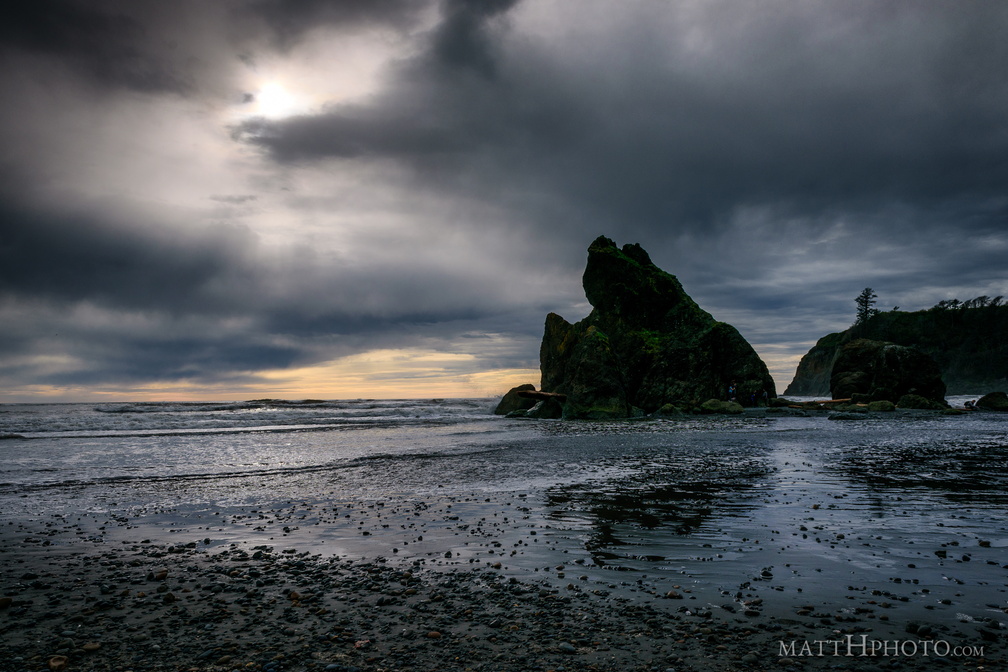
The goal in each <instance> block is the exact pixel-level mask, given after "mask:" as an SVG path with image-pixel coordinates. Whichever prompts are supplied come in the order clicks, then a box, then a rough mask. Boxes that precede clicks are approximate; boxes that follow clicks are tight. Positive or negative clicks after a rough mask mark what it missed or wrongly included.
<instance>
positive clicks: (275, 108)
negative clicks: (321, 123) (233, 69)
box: [251, 82, 312, 119]
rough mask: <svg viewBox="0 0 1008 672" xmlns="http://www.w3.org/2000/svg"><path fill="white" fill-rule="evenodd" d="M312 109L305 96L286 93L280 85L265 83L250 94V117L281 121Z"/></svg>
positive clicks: (309, 101)
mask: <svg viewBox="0 0 1008 672" xmlns="http://www.w3.org/2000/svg"><path fill="white" fill-rule="evenodd" d="M311 108H312V101H311V99H310V98H309V97H307V96H302V95H298V94H295V93H292V92H290V91H288V90H287V89H286V88H285V87H284V86H283V85H282V84H279V83H277V82H266V83H265V84H263V85H262V86H261V87H259V90H258V91H256V92H255V93H253V94H252V110H251V112H252V116H256V117H266V118H267V119H282V118H283V117H291V116H294V115H298V114H306V113H308V112H309V111H310V110H311Z"/></svg>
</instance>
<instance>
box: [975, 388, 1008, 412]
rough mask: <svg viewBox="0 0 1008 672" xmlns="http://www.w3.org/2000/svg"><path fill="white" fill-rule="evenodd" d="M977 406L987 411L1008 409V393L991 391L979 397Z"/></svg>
mask: <svg viewBox="0 0 1008 672" xmlns="http://www.w3.org/2000/svg"><path fill="white" fill-rule="evenodd" d="M976 407H977V408H982V409H984V410H987V411H1008V394H1005V393H1004V392H991V393H990V394H985V395H984V396H982V397H980V398H979V399H977V402H976Z"/></svg>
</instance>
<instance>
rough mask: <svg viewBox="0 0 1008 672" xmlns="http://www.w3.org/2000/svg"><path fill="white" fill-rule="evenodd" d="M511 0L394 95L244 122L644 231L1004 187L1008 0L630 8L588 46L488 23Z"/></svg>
mask: <svg viewBox="0 0 1008 672" xmlns="http://www.w3.org/2000/svg"><path fill="white" fill-rule="evenodd" d="M509 5H510V3H502V4H501V5H495V6H494V7H493V9H494V11H484V12H475V11H472V10H471V9H468V7H469V6H468V5H456V3H447V4H445V5H444V8H443V17H442V22H441V24H440V25H439V26H438V27H437V28H436V29H434V30H433V31H432V33H431V35H430V37H429V46H428V51H427V53H426V54H421V55H420V56H418V57H417V58H416V59H415V60H414V61H412V62H411V63H408V64H406V65H404V66H403V67H402V68H401V70H400V71H399V72H398V73H397V75H396V76H395V78H394V79H393V80H392V81H391V82H390V83H389V85H388V87H387V88H386V89H385V91H384V93H383V94H381V95H378V96H375V97H374V98H373V99H372V100H371V101H369V103H367V104H364V105H361V104H356V105H347V106H343V107H336V108H334V109H332V110H330V111H329V112H328V113H327V114H324V115H321V116H317V117H313V118H300V119H291V120H287V121H276V122H263V121H257V122H250V123H248V124H247V125H246V126H245V127H244V128H243V129H242V131H243V133H242V134H240V137H244V138H246V139H249V140H251V141H253V142H257V143H259V144H261V145H262V146H264V147H265V148H267V149H268V150H270V151H271V152H272V153H273V155H274V156H275V157H276V158H278V159H279V160H284V161H290V160H300V161H303V160H310V159H313V158H324V157H332V156H335V157H341V158H359V159H377V160H388V161H395V162H401V163H407V164H412V165H414V166H416V167H417V168H418V170H420V171H426V170H427V169H429V168H430V167H431V166H436V167H438V169H439V170H438V172H437V173H436V176H437V179H438V180H439V182H440V184H443V182H444V179H445V172H444V171H445V170H446V168H447V170H449V171H455V172H454V173H453V174H454V175H457V176H465V183H466V184H467V185H469V186H468V188H477V189H478V188H480V184H482V185H483V186H484V187H485V188H486V189H487V190H488V191H492V190H493V189H494V188H496V186H497V185H499V184H500V183H501V181H504V182H507V183H509V184H516V183H518V184H521V183H524V184H525V185H526V186H528V185H531V184H538V185H541V186H542V188H543V189H544V190H550V191H553V192H555V193H556V194H557V197H558V198H560V199H563V200H564V201H565V202H566V203H567V204H568V205H570V207H572V208H576V209H578V210H580V211H583V212H591V213H594V215H593V219H594V220H596V221H597V222H598V223H599V224H603V225H604V224H607V223H609V222H616V223H618V225H620V226H625V225H628V224H629V225H630V226H631V227H632V228H637V229H638V230H639V231H648V230H667V229H668V227H675V226H690V225H693V226H696V225H699V226H703V227H712V226H713V227H720V226H722V225H723V224H725V223H726V221H727V220H728V219H729V218H730V217H731V216H732V215H733V213H734V211H735V209H736V208H738V207H740V206H744V205H749V204H766V203H773V204H776V206H777V207H779V208H781V209H782V211H784V212H785V214H787V215H790V216H815V217H820V216H828V215H830V214H831V213H832V212H834V211H836V210H837V209H838V208H840V209H849V210H850V211H855V212H856V211H858V210H868V211H871V210H873V209H875V208H878V207H881V206H883V205H885V204H888V203H894V202H896V203H899V202H907V203H912V204H916V205H917V206H919V207H921V208H923V209H929V208H934V207H945V206H947V205H950V204H954V203H955V202H957V201H965V202H969V203H975V202H977V201H978V200H979V201H981V202H982V201H990V200H992V199H997V198H999V197H1000V194H1001V192H1002V188H1001V185H1003V184H1004V183H1005V182H1006V178H1008V161H1006V159H1005V157H1006V156H1008V146H1006V145H1008V133H1006V129H1008V121H1006V116H1005V114H1004V110H1005V108H1006V106H1008V91H1006V88H1005V85H1004V79H1003V76H1002V74H1001V73H1003V72H1005V71H1006V68H1008V48H1006V47H1005V41H1004V40H1003V39H1002V38H1003V34H1004V32H1003V29H1004V28H1006V27H1008V7H1005V6H1004V5H1000V4H996V5H994V4H986V5H982V6H972V9H973V10H974V11H970V12H962V11H961V5H958V4H955V3H952V4H948V3H941V4H931V5H927V6H925V7H921V6H918V5H908V4H904V3H899V4H892V5H885V6H880V5H878V4H877V3H853V4H843V5H842V6H841V5H839V4H837V3H810V4H804V5H801V6H794V5H793V4H791V3H787V4H781V3H764V4H761V5H755V6H751V7H750V8H749V11H746V10H744V9H740V8H739V6H738V5H737V4H734V3H729V4H727V5H726V4H725V3H711V5H710V8H709V9H705V10H703V11H702V12H700V14H699V15H698V16H692V17H690V20H689V21H685V20H684V21H682V22H679V23H671V24H669V23H668V22H664V23H660V24H658V25H656V26H654V27H648V26H646V25H640V24H636V25H630V26H629V27H628V26H627V25H626V23H625V22H620V21H614V22H613V27H612V33H611V34H608V35H606V38H608V39H610V40H611V42H607V43H603V44H600V45H588V46H586V45H584V44H577V43H574V42H573V40H572V38H566V39H567V41H565V42H560V43H558V44H557V45H552V46H551V45H544V44H537V43H535V42H531V41H530V40H529V39H528V38H524V37H522V38H521V39H519V38H518V37H516V36H514V34H513V32H509V31H507V30H496V31H490V30H487V25H488V21H490V20H492V19H499V18H500V14H501V13H502V12H504V11H505V10H507V9H509V8H510V6H509ZM459 7H462V9H460V8H459ZM628 7H631V8H636V9H640V8H641V6H640V5H631V6H628ZM652 9H653V8H652ZM626 11H627V12H628V13H630V11H631V10H630V9H627V10H626ZM616 14H617V15H618V14H619V12H616ZM964 14H965V15H966V16H964ZM646 19H647V17H646V16H643V17H641V18H640V20H641V21H646ZM620 31H623V34H620ZM693 33H699V34H700V35H701V37H696V36H695V35H693ZM697 41H699V42H700V44H699V45H697V44H693V43H694V42H697ZM964 45H968V46H964ZM563 49H567V50H569V51H568V54H569V55H565V54H564V52H563ZM463 63H468V64H469V65H471V66H472V68H471V69H473V70H475V71H477V72H479V73H483V74H486V73H487V72H495V73H496V74H497V76H496V77H493V78H488V77H476V78H474V77H469V76H467V74H466V72H465V71H464V69H463V68H460V67H459V66H460V65H461V64H463ZM474 172H475V174H476V175H477V176H479V177H482V178H483V181H482V182H481V183H480V184H477V186H476V187H473V186H472V185H473V183H474V182H479V180H474V179H473V175H474ZM435 186H440V185H435ZM1003 213H1004V210H1003V208H1002V209H1000V210H999V212H998V213H997V216H998V217H1000V216H1002V215H1003ZM630 222H633V223H634V224H630ZM980 226H988V227H989V226H996V223H994V222H991V221H988V222H981V223H980ZM711 230H713V229H711Z"/></svg>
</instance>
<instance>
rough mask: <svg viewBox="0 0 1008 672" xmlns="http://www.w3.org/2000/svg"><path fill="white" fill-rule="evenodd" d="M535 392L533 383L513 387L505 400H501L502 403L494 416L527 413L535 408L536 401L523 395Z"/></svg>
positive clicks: (495, 410) (505, 396)
mask: <svg viewBox="0 0 1008 672" xmlns="http://www.w3.org/2000/svg"><path fill="white" fill-rule="evenodd" d="M534 391H535V385H533V384H532V383H526V384H524V385H519V386H518V387H512V388H511V389H510V390H508V392H507V394H505V395H504V398H503V399H501V400H500V403H499V404H497V408H495V409H494V415H507V414H508V413H514V412H515V411H527V410H528V409H530V408H532V407H533V406H535V404H536V400H535V399H531V398H529V397H526V396H524V395H522V394H521V393H522V392H534Z"/></svg>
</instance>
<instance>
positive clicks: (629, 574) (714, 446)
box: [0, 400, 1008, 627]
mask: <svg viewBox="0 0 1008 672" xmlns="http://www.w3.org/2000/svg"><path fill="white" fill-rule="evenodd" d="M491 408H492V402H491V401H490V400H446V401H441V400H433V401H409V402H401V401H399V402H373V401H353V402H307V403H301V404H292V403H288V402H271V401H259V402H243V403H236V404H103V405H93V404H92V405H87V404H74V405H39V406H20V405H7V406H0V436H10V435H16V436H17V437H20V438H16V437H15V438H5V439H3V440H0V465H2V466H0V530H2V531H0V542H3V543H8V542H17V543H19V544H23V545H25V546H26V547H28V548H37V549H38V550H39V551H40V552H46V553H53V552H58V551H61V550H79V549H86V548H96V549H97V548H101V547H103V546H104V545H108V544H121V543H137V542H140V541H144V540H151V541H154V542H156V543H178V544H183V543H197V544H201V545H204V544H205V545H209V546H214V545H222V544H231V543H237V544H246V543H247V544H250V545H252V544H268V545H276V546H283V547H285V548H286V547H293V548H297V549H299V550H308V551H311V552H313V553H321V554H327V555H343V556H348V557H354V558H371V559H374V558H378V557H381V558H385V559H386V560H388V561H389V562H403V563H411V562H414V563H421V564H425V565H427V566H434V567H444V568H453V567H472V566H477V567H491V568H496V569H498V570H499V571H501V572H504V573H510V574H512V575H517V576H530V575H531V576H535V577H537V578H543V579H546V578H547V577H548V579H549V580H551V581H559V582H568V581H572V580H575V581H585V582H588V583H589V584H593V585H594V584H604V585H605V586H606V587H608V588H609V589H621V590H626V591H641V592H648V591H651V592H659V593H662V594H664V593H665V592H666V591H668V590H672V591H682V592H684V593H685V595H684V598H685V600H686V601H685V602H684V604H686V605H688V606H689V607H690V608H697V605H699V604H702V605H715V606H718V605H721V606H723V605H724V604H725V603H728V604H731V603H737V602H740V601H744V600H746V599H750V598H752V597H753V596H758V598H759V599H761V600H763V601H764V602H765V604H766V605H767V608H768V609H771V610H772V609H774V608H776V609H777V611H779V612H780V613H784V614H786V613H790V612H794V611H795V610H798V611H802V610H805V611H811V612H812V613H815V612H816V610H821V611H823V612H824V613H828V615H829V616H830V617H832V618H837V617H838V616H839V615H841V614H843V613H845V610H848V611H851V610H856V609H862V610H864V609H869V610H878V611H879V612H880V613H881V612H882V611H889V610H892V611H893V613H899V614H901V615H902V616H904V617H911V616H912V617H919V616H922V615H923V616H926V617H929V618H932V619H938V620H941V619H945V620H949V621H958V622H963V621H987V620H990V619H993V621H995V622H998V623H1000V622H1001V621H1004V620H1006V618H1008V617H1006V616H1005V613H1004V610H1005V609H1006V608H1008V593H1006V589H1008V588H1006V586H1008V554H1006V553H1005V548H1006V547H1008V488H1006V486H1008V414H994V413H979V412H978V413H971V414H969V415H965V416H945V415H938V414H933V413H927V412H899V413H896V414H892V413H890V414H878V415H865V416H864V417H860V418H858V419H854V420H833V419H830V418H829V417H828V416H827V415H820V416H815V417H772V416H766V415H763V414H761V413H749V414H747V415H746V416H743V417H734V418H709V417H702V418H688V419H683V420H646V421H635V422H609V423H606V422H559V421H557V422H552V421H541V422H528V421H521V420H508V419H504V418H497V417H493V416H491V415H489V411H490V409H491ZM690 598H696V599H695V600H693V601H690ZM774 605H776V607H775V606H774ZM868 605H870V606H868ZM881 605H887V606H881ZM858 613H862V612H858ZM841 617H842V616H841ZM873 617H874V615H873ZM990 627H994V626H993V625H992V626H990Z"/></svg>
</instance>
